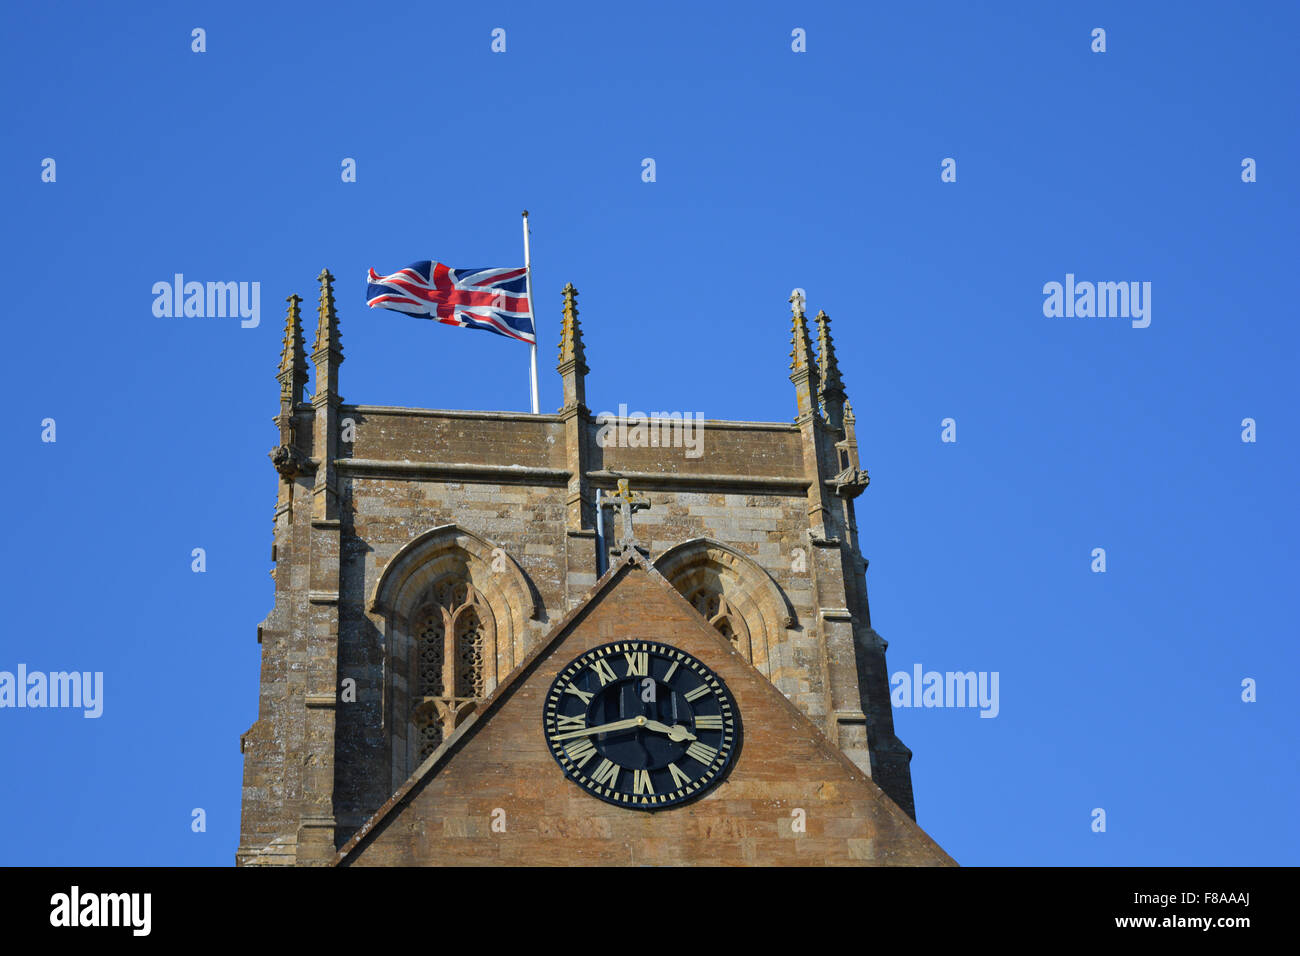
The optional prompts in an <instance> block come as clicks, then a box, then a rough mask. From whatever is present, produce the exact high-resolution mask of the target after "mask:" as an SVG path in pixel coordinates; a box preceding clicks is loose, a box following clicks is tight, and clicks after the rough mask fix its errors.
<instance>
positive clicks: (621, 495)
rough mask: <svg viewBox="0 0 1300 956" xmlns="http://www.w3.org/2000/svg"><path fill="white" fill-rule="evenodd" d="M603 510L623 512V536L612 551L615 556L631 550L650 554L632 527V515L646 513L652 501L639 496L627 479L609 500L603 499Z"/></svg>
mask: <svg viewBox="0 0 1300 956" xmlns="http://www.w3.org/2000/svg"><path fill="white" fill-rule="evenodd" d="M600 506H601V507H602V508H618V509H620V510H621V511H622V512H623V527H622V529H621V530H622V534H621V535H620V536H619V539H618V544H617V545H615V546H614V547H613V548H611V549H610V551H611V553H613V554H623V553H624V552H626V551H628V550H629V549H635V550H637V551H640V552H641V553H642V554H647V555H648V554H649V553H650V552H649V550H648V549H647V548H645V547H644V546H643V545H642V544H641V542H640V541H638V540H637V539H636V532H635V530H634V529H633V527H632V515H634V514H635V513H636V512H638V511H644V510H646V509H647V508H649V507H650V499H649V498H647V497H646V496H645V495H642V494H638V493H637V492H635V491H633V490H632V489H631V488H630V487H629V486H628V480H627V479H626V478H620V479H619V480H618V491H616V492H614V494H612V495H610V496H609V497H608V498H602V499H601V502H600Z"/></svg>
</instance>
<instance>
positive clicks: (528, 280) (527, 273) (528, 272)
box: [524, 209, 537, 415]
mask: <svg viewBox="0 0 1300 956" xmlns="http://www.w3.org/2000/svg"><path fill="white" fill-rule="evenodd" d="M524 289H525V290H526V291H527V293H528V313H529V315H530V316H531V317H532V320H533V349H532V356H531V360H530V365H529V375H528V381H529V384H530V385H531V386H532V395H533V414H534V415H536V414H537V312H536V310H535V309H534V308H533V268H532V261H531V260H530V258H529V255H528V210H527V209H525V210H524Z"/></svg>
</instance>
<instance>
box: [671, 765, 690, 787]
mask: <svg viewBox="0 0 1300 956" xmlns="http://www.w3.org/2000/svg"><path fill="white" fill-rule="evenodd" d="M668 772H669V773H671V774H672V775H673V786H674V787H684V786H686V785H687V784H688V783H690V782H691V778H690V777H688V776H686V774H684V773H682V771H681V768H680V767H678V766H677V764H675V763H670V764H669V765H668Z"/></svg>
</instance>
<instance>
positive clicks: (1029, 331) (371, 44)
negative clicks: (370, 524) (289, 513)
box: [0, 2, 1300, 865]
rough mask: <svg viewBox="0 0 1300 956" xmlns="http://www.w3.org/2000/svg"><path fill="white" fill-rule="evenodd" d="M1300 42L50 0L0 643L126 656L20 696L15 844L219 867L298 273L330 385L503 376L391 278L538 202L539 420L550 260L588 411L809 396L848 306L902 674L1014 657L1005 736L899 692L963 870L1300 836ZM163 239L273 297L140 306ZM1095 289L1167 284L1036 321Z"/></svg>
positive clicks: (921, 20) (505, 392)
mask: <svg viewBox="0 0 1300 956" xmlns="http://www.w3.org/2000/svg"><path fill="white" fill-rule="evenodd" d="M195 27H202V28H203V29H205V30H206V43H207V52H205V53H201V54H199V53H194V52H191V32H190V31H191V30H192V29H193V28H195ZM496 27H502V28H504V29H505V30H506V31H507V32H506V38H507V48H506V52H505V53H504V54H494V53H492V52H491V50H490V43H491V36H490V34H491V31H492V30H493V28H496ZM1095 27H1103V28H1104V29H1105V30H1106V31H1107V37H1106V42H1107V50H1106V52H1105V53H1102V54H1099V53H1093V52H1091V50H1090V46H1091V44H1092V39H1091V31H1092V30H1093V28H1095ZM795 28H802V29H804V30H806V31H807V52H806V53H794V52H793V51H792V50H791V31H792V30H793V29H795ZM1298 31H1300V15H1298V14H1297V9H1296V7H1295V6H1294V5H1291V4H1282V3H1275V4H1249V5H1245V6H1231V7H1225V6H1222V5H1211V4H1207V3H1180V4H1172V3H1168V4H1142V5H1135V4H1126V3H1088V4H1082V3H1060V4H1057V3H1053V4H1026V3H1020V4H974V3H965V2H960V3H938V4H928V5H925V6H924V8H922V7H920V6H918V5H915V4H870V5H865V4H835V5H829V4H809V3H803V2H801V3H745V4H739V3H729V4H687V3H666V2H660V3H652V4H609V3H590V4H581V5H577V4H523V3H519V4H511V5H507V4H465V5H455V4H439V5H429V4H409V5H395V4H387V3H371V4H365V5H361V6H357V5H355V4H342V3H323V4H320V3H318V4H310V5H308V4H302V5H301V6H300V7H299V9H298V10H297V11H295V12H290V11H288V10H285V9H282V7H281V5H279V4H267V3H259V4H250V3H198V4H188V5H176V4H161V3H158V4H149V5H137V4H127V5H122V4H115V5H104V4H91V3H81V4H59V5H40V4H37V5H27V6H26V7H24V9H23V10H22V12H21V15H19V14H17V13H15V14H14V15H13V16H11V17H10V24H9V28H8V29H6V30H5V31H4V34H3V37H2V38H0V76H3V90H4V104H5V113H4V128H5V135H4V149H3V150H2V151H0V199H2V201H3V210H4V212H3V221H4V226H3V239H2V240H0V241H2V242H3V246H2V248H0V252H2V255H0V262H2V263H3V269H4V272H5V283H4V287H5V289H6V290H8V291H7V294H8V295H9V299H8V300H7V305H6V308H5V313H6V317H7V321H6V343H5V348H4V349H3V350H0V372H2V374H3V381H4V383H5V386H6V399H7V407H6V410H5V414H4V417H3V418H4V426H3V427H4V434H5V437H6V441H5V448H6V451H7V453H8V454H9V464H8V465H7V466H6V467H5V469H4V476H3V478H2V479H0V481H2V482H3V500H4V501H5V502H6V504H7V511H8V514H7V516H6V523H7V527H6V531H5V534H4V537H3V543H2V544H0V572H2V573H0V582H3V584H2V585H0V586H2V587H3V595H4V598H5V608H6V611H5V615H4V627H3V629H2V630H0V670H13V669H14V668H15V667H16V665H17V664H19V663H25V664H26V665H27V666H28V667H29V668H31V669H34V670H46V671H50V670H63V669H77V670H91V671H103V672H104V673H105V706H104V714H103V716H102V717H101V718H100V719H98V720H87V719H83V718H82V717H81V715H80V713H78V712H67V711H56V710H45V711H32V710H22V711H17V710H0V767H2V768H3V769H2V770H0V775H2V777H3V786H0V816H2V817H3V818H4V819H6V820H8V821H9V823H10V825H9V826H8V827H7V833H6V836H5V839H4V841H3V846H2V848H0V863H68V864H119V863H122V864H125V863H140V864H152V863H181V864H191V863H193V864H199V863H204V864H218V865H227V864H230V863H232V862H233V859H234V851H235V845H236V842H237V839H238V814H239V797H240V785H241V758H240V755H239V735H240V734H241V733H242V732H243V731H244V730H246V729H247V728H248V726H249V725H250V724H251V723H252V722H253V720H254V719H255V717H256V702H257V689H258V684H257V682H258V662H259V648H258V645H257V643H256V639H255V629H256V625H257V623H258V622H259V621H260V620H262V618H263V617H264V616H265V615H266V613H267V612H268V610H269V609H270V606H271V600H272V581H271V578H270V577H269V576H268V573H267V572H268V570H269V568H270V547H271V518H272V511H273V505H274V498H275V490H276V475H275V473H274V471H273V470H272V468H271V465H270V463H269V461H268V460H267V457H266V455H267V451H268V450H269V449H270V448H271V447H272V446H273V445H274V444H275V443H276V441H277V436H276V432H275V429H274V427H273V425H272V423H271V417H272V416H273V415H274V414H275V413H276V411H277V408H278V405H277V402H278V387H277V384H276V381H275V378H274V374H275V369H276V362H277V359H278V355H279V339H280V334H281V328H282V315H283V313H282V307H283V300H284V297H285V296H286V295H288V294H289V293H291V292H297V293H299V294H301V295H302V296H303V297H304V298H305V299H306V300H307V303H306V304H307V305H308V306H309V307H311V308H309V310H308V319H309V323H308V324H309V326H310V325H311V323H314V319H315V311H314V304H315V297H316V285H315V276H316V274H317V273H318V272H319V271H320V269H321V268H322V267H323V266H328V267H329V268H330V269H331V270H332V271H333V272H334V273H335V274H336V275H337V276H338V277H339V282H338V298H339V309H340V313H341V318H342V331H343V344H344V349H345V353H346V361H345V363H344V365H343V367H342V385H341V391H342V393H343V395H344V397H345V399H346V400H348V401H350V402H362V403H373V404H389V405H414V406H422V407H435V408H478V409H520V410H522V409H524V408H526V403H527V386H526V368H527V349H526V348H525V347H524V346H521V345H519V344H518V343H514V342H511V341H508V340H507V339H504V338H499V337H495V336H490V335H487V334H484V333H477V332H465V331H458V330H453V329H447V328H444V327H441V326H437V325H434V324H432V323H428V322H420V321H417V320H415V319H410V318H406V317H404V316H400V315H396V314H393V313H382V312H370V313H368V312H367V311H366V309H365V308H364V299H363V294H364V272H365V270H366V269H367V268H369V267H371V266H374V267H376V268H377V269H379V270H381V271H392V270H395V269H397V268H399V267H401V266H404V265H406V264H407V263H409V262H412V261H415V260H417V259H425V258H437V259H442V260H444V261H446V262H448V263H450V264H452V265H462V266H486V265H508V264H514V263H516V262H518V261H519V260H520V258H521V253H520V227H519V218H518V217H519V212H520V210H521V209H524V208H527V209H529V210H530V211H531V213H532V220H533V258H534V271H535V277H536V295H537V299H538V304H539V312H540V318H541V328H540V335H541V343H542V345H541V349H540V366H541V390H542V407H543V410H553V409H555V408H556V407H557V406H558V404H559V402H560V389H559V382H558V378H557V376H556V374H555V372H554V358H555V342H556V334H557V327H558V318H559V305H560V289H561V287H562V286H563V285H564V283H565V282H570V281H571V282H573V283H574V284H575V285H576V286H577V287H578V289H579V290H580V293H581V299H580V306H581V310H582V321H583V323H584V328H585V332H586V336H587V351H588V356H589V360H590V364H591V367H592V371H591V374H590V376H589V378H588V386H587V387H588V398H589V405H590V406H591V408H592V410H593V411H601V410H604V409H614V408H616V407H617V405H618V404H619V403H620V402H626V403H627V404H628V405H629V406H631V407H632V408H642V409H647V410H649V409H652V408H653V409H679V410H683V411H691V412H694V411H699V412H703V413H704V414H705V415H706V416H707V417H708V418H721V419H750V420H766V421H788V420H790V419H791V418H792V417H793V415H794V413H795V404H794V393H793V388H792V386H791V385H790V383H789V381H788V379H787V375H788V371H787V368H786V364H787V353H788V350H789V344H788V342H789V319H788V306H787V304H786V299H787V297H788V296H789V294H790V290H791V289H792V288H793V287H796V286H800V287H803V288H805V289H806V290H807V293H808V302H809V307H810V310H811V311H815V310H817V309H825V310H826V311H827V312H828V313H829V314H830V315H831V316H832V319H833V320H834V330H835V336H836V342H837V344H838V349H839V355H840V359H841V363H842V370H843V374H844V379H845V382H846V384H847V388H848V392H849V396H850V399H851V400H852V402H853V404H854V406H855V408H856V409H857V413H858V421H859V440H860V443H861V454H862V459H863V464H864V466H865V467H866V468H868V469H869V471H870V473H871V477H872V482H871V487H870V489H869V490H868V491H867V492H866V493H865V494H864V495H863V497H862V498H860V499H859V504H858V515H859V521H860V526H861V537H862V548H863V551H864V553H865V554H866V555H867V557H868V558H869V559H870V561H871V568H870V571H869V573H868V583H869V587H870V589H871V597H872V610H873V615H874V623H875V626H876V628H877V630H879V632H880V633H881V634H882V635H883V636H884V637H885V638H886V639H887V640H889V642H890V649H889V664H890V669H891V670H892V671H897V670H909V671H910V670H911V668H912V666H913V665H914V664H916V663H920V664H922V665H923V667H924V668H925V669H927V670H929V669H936V670H940V671H947V670H976V671H997V672H998V673H999V675H1000V696H1001V700H1000V713H999V715H998V717H997V718H996V719H991V720H989V719H980V718H979V717H978V716H977V713H976V711H973V710H957V709H930V710H925V709H913V710H900V711H897V712H896V720H897V726H898V732H899V735H900V736H901V737H902V739H903V740H904V741H905V742H906V743H907V744H908V745H909V746H911V747H912V749H913V750H914V751H915V757H914V760H913V764H912V766H913V774H914V781H915V788H916V806H917V813H918V817H919V820H920V822H921V824H922V825H923V826H924V827H925V828H926V829H927V830H928V832H929V833H930V834H931V835H933V836H934V837H935V839H937V840H938V841H939V843H940V844H941V845H943V846H944V847H945V848H946V849H947V850H948V851H949V852H950V853H951V854H952V855H953V856H954V857H956V859H957V860H959V861H960V862H962V863H967V864H1028V863H1034V864H1055V863H1082V864H1123V865H1132V864H1264V863H1271V864H1295V863H1297V862H1300V853H1298V852H1297V851H1298V849H1300V839H1298V836H1300V834H1298V832H1297V824H1296V822H1295V808H1296V806H1297V804H1300V786H1298V784H1300V774H1298V772H1297V762H1296V728H1297V713H1296V703H1295V701H1296V696H1295V687H1294V682H1295V680H1296V675H1297V674H1298V673H1300V660H1298V659H1297V658H1298V656H1300V655H1297V652H1296V636H1297V632H1296V618H1295V601H1294V596H1295V592H1296V580H1297V576H1298V574H1297V572H1298V571H1300V568H1298V564H1300V561H1298V555H1297V544H1296V541H1297V530H1298V529H1297V509H1296V507H1295V489H1296V478H1297V451H1296V449H1297V439H1298V436H1297V417H1296V410H1297V395H1296V374H1295V366H1296V358H1297V345H1298V344H1300V342H1298V339H1300V336H1298V335H1297V331H1296V319H1297V313H1296V292H1295V281H1296V280H1295V276H1296V255H1297V241H1296V223H1297V221H1298V219H1297V212H1298V210H1297V185H1296V178H1295V175H1294V171H1293V170H1292V169H1291V166H1290V165H1288V164H1290V163H1293V162H1294V161H1295V157H1296V156H1297V155H1300V138H1298V136H1297V128H1298V127H1297V122H1296V120H1297V116H1296V92H1297V82H1296V80H1297V59H1296V56H1295V52H1294V37H1295V36H1296V34H1297V32H1298ZM46 157H50V158H53V159H54V160H55V161H56V164H57V165H56V181H55V182H53V183H44V182H42V181H41V163H42V160H43V159H44V158H46ZM345 157H351V158H353V159H355V160H356V163H357V173H358V180H357V182H355V183H343V182H342V181H341V177H340V164H341V162H342V160H343V159H344V158H345ZM647 157H649V158H653V159H654V160H655V163H656V174H657V181H656V182H654V183H645V182H643V181H642V179H641V170H642V165H641V164H642V160H643V159H645V158H647ZM946 157H952V158H954V159H956V161H957V182H955V183H943V182H941V181H940V163H941V161H942V160H943V159H944V158H946ZM1244 157H1252V158H1254V159H1255V160H1256V161H1257V163H1258V182H1255V183H1251V184H1247V183H1243V182H1242V181H1241V161H1242V159H1243V158H1244ZM178 272H179V273H183V274H185V276H186V277H187V278H190V279H197V280H201V281H209V280H213V281H216V280H220V281H248V282H252V281H256V282H260V283H261V324H260V326H258V327H257V328H249V329H245V328H240V326H239V322H238V320H234V319H197V318H188V319H186V318H171V319H168V318H156V317H155V316H154V315H153V311H152V304H153V295H152V293H151V288H152V286H153V284H154V283H155V282H158V281H170V279H171V277H172V276H173V274H175V273H178ZM1067 273H1073V274H1074V275H1075V276H1076V277H1077V278H1078V279H1079V280H1091V281H1139V282H1150V283H1151V284H1152V316H1151V317H1152V321H1151V324H1150V327H1149V328H1145V329H1135V328H1132V327H1131V325H1130V323H1129V322H1128V321H1127V320H1124V319H1113V318H1112V319H1079V318H1070V319H1066V318H1059V319H1058V318H1046V317H1044V315H1043V299H1044V296H1043V292H1042V288H1043V285H1044V284H1045V283H1047V282H1051V281H1058V282H1063V281H1064V279H1065V275H1066V274H1067ZM948 417H951V418H953V419H955V420H956V422H957V442H956V443H955V444H945V443H942V442H941V441H940V422H941V420H942V419H944V418H948ZM1247 417H1250V418H1253V419H1255V420H1256V422H1257V423H1258V426H1257V427H1258V441H1257V442H1256V443H1253V444H1247V443H1243V442H1242V441H1241V431H1242V427H1241V424H1240V423H1241V421H1242V419H1243V418H1247ZM45 418H53V419H55V420H56V423H57V442H56V443H54V444H48V443H43V442H42V441H41V421H42V420H43V419H45ZM195 547H203V548H205V549H206V552H207V555H208V559H207V572H206V573H205V574H194V573H192V572H191V570H190V560H191V559H190V552H191V549H193V548H195ZM1098 547H1101V548H1105V549H1106V555H1107V571H1106V573H1104V574H1095V573H1092V572H1091V570H1090V564H1091V561H1092V558H1091V552H1092V550H1093V549H1094V548H1098ZM1244 678H1254V679H1255V680H1257V681H1258V701H1257V702H1256V703H1250V704H1247V703H1243V702H1242V700H1241V682H1242V680H1243V679H1244ZM196 807H201V808H204V809H205V810H206V814H207V827H208V828H207V832H205V833H193V832H191V828H190V820H191V811H192V809H193V808H196ZM1097 807H1101V808H1104V809H1105V810H1106V812H1107V814H1108V819H1107V832H1106V833H1104V834H1097V833H1093V832H1092V830H1091V828H1090V823H1091V819H1092V818H1091V815H1090V814H1091V812H1092V810H1093V809H1094V808H1097Z"/></svg>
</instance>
